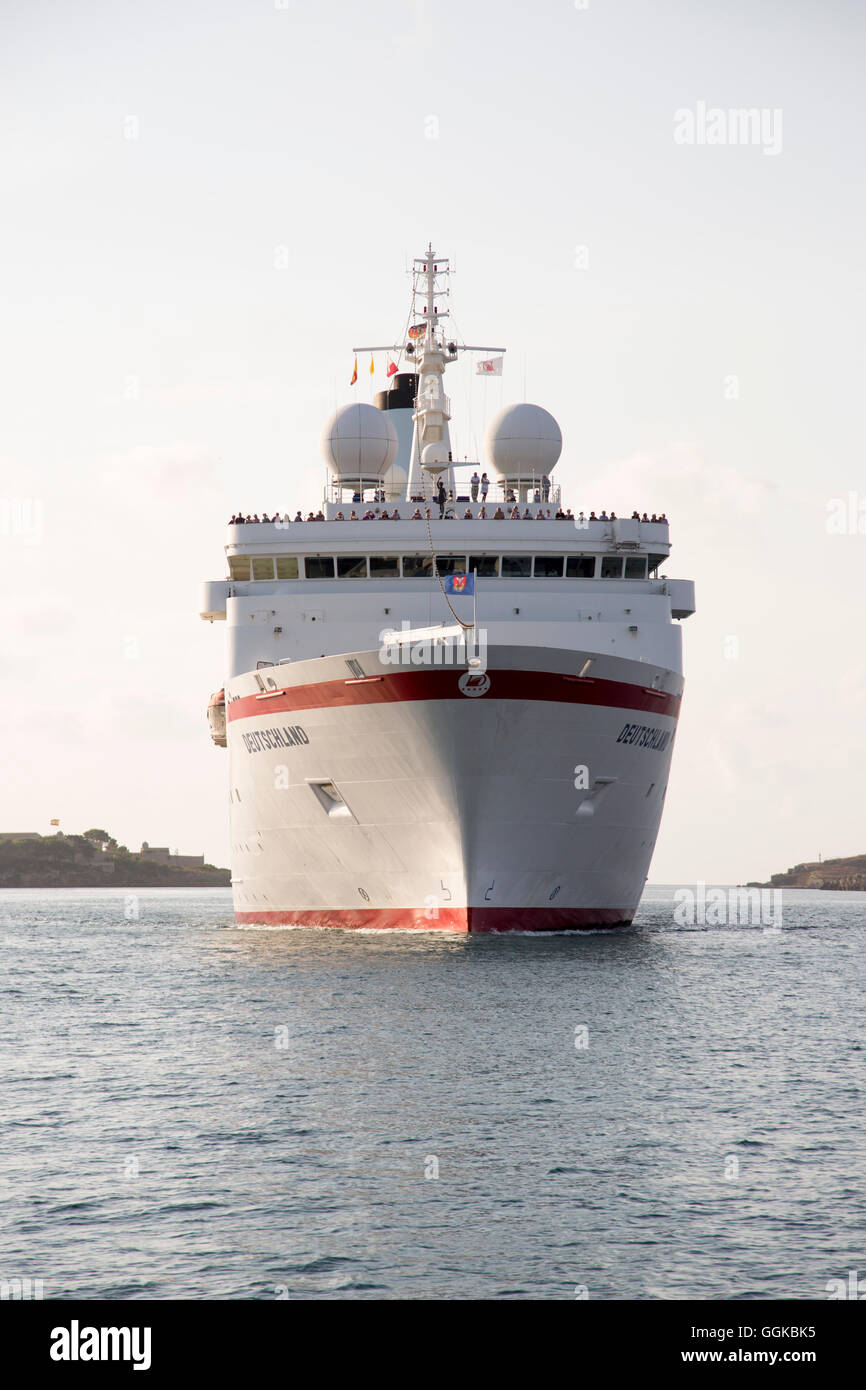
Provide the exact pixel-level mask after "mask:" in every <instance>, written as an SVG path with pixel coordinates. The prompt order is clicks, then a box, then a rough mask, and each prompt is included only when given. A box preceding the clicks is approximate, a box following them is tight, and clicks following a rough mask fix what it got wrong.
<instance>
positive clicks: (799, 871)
mask: <svg viewBox="0 0 866 1390" xmlns="http://www.w3.org/2000/svg"><path fill="white" fill-rule="evenodd" d="M748 886H749V887H750V888H824V889H826V890H827V891H828V892H836V893H839V892H861V893H862V892H866V854H854V855H852V856H851V858H849V859H819V860H818V861H817V862H816V863H812V864H795V865H794V867H793V869H786V870H785V872H784V873H783V874H772V875H771V877H770V882H769V883H755V884H749V885H748Z"/></svg>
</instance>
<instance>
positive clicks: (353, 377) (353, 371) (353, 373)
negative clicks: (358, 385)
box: [349, 357, 358, 386]
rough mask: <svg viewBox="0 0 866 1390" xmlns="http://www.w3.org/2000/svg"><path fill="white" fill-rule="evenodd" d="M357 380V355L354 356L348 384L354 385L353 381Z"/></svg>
mask: <svg viewBox="0 0 866 1390" xmlns="http://www.w3.org/2000/svg"><path fill="white" fill-rule="evenodd" d="M357 380H358V359H357V357H356V358H355V366H354V368H353V369H352V380H351V381H350V382H349V385H350V386H354V385H355V382H356V381H357Z"/></svg>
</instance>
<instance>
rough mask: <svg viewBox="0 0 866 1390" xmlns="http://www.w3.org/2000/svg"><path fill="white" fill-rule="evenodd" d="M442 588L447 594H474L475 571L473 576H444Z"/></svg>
mask: <svg viewBox="0 0 866 1390" xmlns="http://www.w3.org/2000/svg"><path fill="white" fill-rule="evenodd" d="M442 587H443V588H444V590H445V592H446V594H474V593H475V571H474V570H473V572H472V574H447V575H443V576H442Z"/></svg>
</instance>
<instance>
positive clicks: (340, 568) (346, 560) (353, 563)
mask: <svg viewBox="0 0 866 1390" xmlns="http://www.w3.org/2000/svg"><path fill="white" fill-rule="evenodd" d="M337 578H338V579H366V578H367V557H366V555H338V556H337Z"/></svg>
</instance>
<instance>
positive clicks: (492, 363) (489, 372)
mask: <svg viewBox="0 0 866 1390" xmlns="http://www.w3.org/2000/svg"><path fill="white" fill-rule="evenodd" d="M475 375H476V376H502V358H501V357H488V358H487V360H486V361H485V362H476V364H475Z"/></svg>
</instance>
